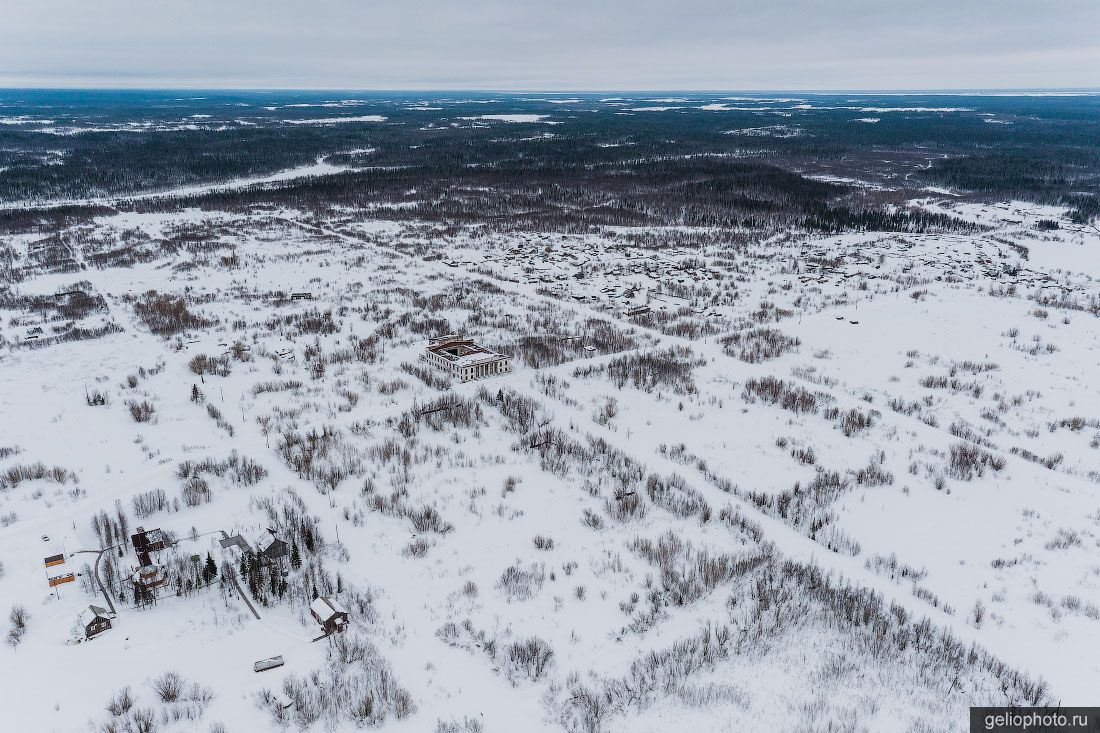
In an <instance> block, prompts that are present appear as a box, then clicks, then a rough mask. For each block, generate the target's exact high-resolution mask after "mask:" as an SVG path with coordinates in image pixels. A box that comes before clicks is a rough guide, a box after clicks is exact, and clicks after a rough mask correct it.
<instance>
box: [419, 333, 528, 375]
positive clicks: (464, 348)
mask: <svg viewBox="0 0 1100 733" xmlns="http://www.w3.org/2000/svg"><path fill="white" fill-rule="evenodd" d="M421 358H422V359H423V360H424V361H426V362H428V363H429V364H431V365H432V366H434V367H436V368H437V369H441V370H443V371H445V372H447V374H449V375H450V376H451V377H452V378H453V379H457V380H458V381H460V382H469V381H472V380H474V379H485V378H487V377H495V376H497V375H500V374H507V373H508V372H510V371H512V357H510V356H506V355H504V354H498V353H497V352H495V351H490V350H489V349H486V348H484V347H482V346H478V345H477V343H475V342H474V340H473V339H469V338H465V337H464V336H458V335H455V334H448V335H446V336H433V337H432V338H430V339H428V346H427V348H425V349H424V354H423V355H422V356H421Z"/></svg>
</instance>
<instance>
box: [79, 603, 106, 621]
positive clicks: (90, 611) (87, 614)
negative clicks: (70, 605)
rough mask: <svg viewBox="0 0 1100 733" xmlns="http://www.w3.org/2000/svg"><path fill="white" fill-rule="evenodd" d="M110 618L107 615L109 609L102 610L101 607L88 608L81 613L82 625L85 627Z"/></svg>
mask: <svg viewBox="0 0 1100 733" xmlns="http://www.w3.org/2000/svg"><path fill="white" fill-rule="evenodd" d="M110 618H111V617H110V616H108V615H107V609H105V608H100V607H99V606H88V607H87V608H85V609H84V610H83V611H81V612H80V623H82V624H84V626H88V624H90V623H92V622H93V621H98V620H100V619H105V620H110Z"/></svg>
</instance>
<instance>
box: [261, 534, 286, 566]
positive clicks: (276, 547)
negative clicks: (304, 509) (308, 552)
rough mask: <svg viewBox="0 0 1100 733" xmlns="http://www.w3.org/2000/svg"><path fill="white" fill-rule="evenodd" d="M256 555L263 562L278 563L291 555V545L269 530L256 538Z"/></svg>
mask: <svg viewBox="0 0 1100 733" xmlns="http://www.w3.org/2000/svg"><path fill="white" fill-rule="evenodd" d="M256 554H257V555H259V556H260V558H261V559H262V560H266V561H268V562H278V561H279V560H281V559H282V558H284V557H286V556H287V555H289V554H290V545H288V544H287V543H286V542H285V541H284V540H281V539H279V538H278V537H276V536H275V533H274V532H272V531H271V530H267V531H265V532H261V533H260V536H259V537H257V538H256Z"/></svg>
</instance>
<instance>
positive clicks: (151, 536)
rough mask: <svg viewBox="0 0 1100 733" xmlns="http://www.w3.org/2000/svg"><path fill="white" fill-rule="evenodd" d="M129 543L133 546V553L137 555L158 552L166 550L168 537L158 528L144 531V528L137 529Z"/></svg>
mask: <svg viewBox="0 0 1100 733" xmlns="http://www.w3.org/2000/svg"><path fill="white" fill-rule="evenodd" d="M130 542H132V543H133V545H134V551H135V552H137V553H138V554H141V553H143V552H160V551H161V550H163V549H166V548H167V547H168V546H169V544H171V543H170V542H169V541H168V537H167V536H165V534H164V532H162V531H161V529H160V528H159V527H156V528H153V529H150V530H146V529H145V528H144V527H138V528H137V532H136V533H135V534H134V535H132V536H131V537H130Z"/></svg>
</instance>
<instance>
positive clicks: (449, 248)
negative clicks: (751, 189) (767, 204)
mask: <svg viewBox="0 0 1100 733" xmlns="http://www.w3.org/2000/svg"><path fill="white" fill-rule="evenodd" d="M559 101H560V102H561V103H562V104H566V103H568V100H559ZM861 111H867V112H870V111H873V112H875V113H876V114H878V113H886V112H889V111H891V110H882V109H874V110H871V109H867V110H861ZM479 119H481V120H483V121H488V122H493V121H498V122H503V123H510V122H514V121H515V120H512V119H510V118H507V117H500V116H496V117H494V116H492V115H485V116H482V117H481V118H479ZM742 134H756V133H749V132H744V131H742ZM318 165H327V164H322V163H319V164H318ZM324 172H326V171H317V170H310V171H309V172H308V174H309V175H316V174H318V173H324ZM275 180H279V177H275V176H273V177H265V178H262V179H257V180H256V181H255V183H266V182H269V181H275ZM914 205H918V206H920V207H923V208H925V209H926V210H929V211H937V212H946V213H950V214H951V215H952V216H956V217H960V218H963V219H965V220H967V221H972V222H975V223H978V224H981V225H983V226H985V227H986V229H985V230H983V231H981V232H980V233H975V234H967V233H953V234H942V235H938V234H882V233H879V234H841V235H835V236H826V235H811V234H806V233H797V232H792V233H788V234H784V235H780V236H773V237H768V238H765V239H753V238H751V237H743V236H734V235H731V234H730V233H729V232H723V231H720V230H708V229H705V228H698V227H680V228H665V229H632V228H629V227H623V228H608V229H606V230H604V231H602V232H599V233H589V234H502V233H499V234H494V233H488V234H484V233H482V234H479V235H478V236H472V235H471V232H470V231H467V230H462V229H459V230H455V229H448V230H442V229H439V228H433V227H432V226H425V225H420V224H415V223H409V222H400V221H393V222H386V221H384V220H373V221H370V222H363V221H362V220H360V219H358V218H357V217H356V216H355V215H354V213H352V212H349V213H348V214H347V215H346V216H341V215H340V214H339V213H338V212H337V213H333V214H330V215H327V216H324V217H319V216H318V215H316V214H314V213H311V212H305V211H300V210H296V209H292V208H277V209H275V208H273V209H270V210H268V211H266V212H256V213H252V214H247V215H245V214H240V213H229V212H219V211H214V210H205V211H200V210H198V209H191V210H185V211H181V212H178V213H172V214H158V213H148V214H138V213H123V214H115V215H104V216H101V217H98V218H96V219H95V220H94V222H93V223H91V224H82V225H79V226H77V227H75V228H73V229H69V230H65V231H63V232H61V233H60V236H57V237H50V238H42V237H35V236H32V235H25V236H13V237H10V238H9V239H8V241H7V244H8V245H9V246H10V247H11V249H12V251H13V253H14V254H13V262H14V266H15V267H16V268H17V269H18V270H19V272H20V278H19V280H18V282H17V283H16V284H15V285H14V286H13V287H12V288H11V290H10V291H9V294H8V295H6V296H5V299H4V300H3V301H0V316H2V318H0V345H2V347H3V351H2V352H0V436H2V439H0V523H2V528H0V559H2V562H3V577H2V578H0V598H2V599H3V601H4V610H5V612H6V611H7V609H8V608H9V607H15V609H16V610H13V612H12V617H11V619H10V620H9V621H10V633H9V643H8V644H6V645H4V646H3V648H2V650H0V655H2V660H3V663H2V664H0V689H2V690H4V693H3V694H4V697H5V698H6V700H7V701H8V704H7V705H5V720H6V723H5V727H6V729H9V730H21V731H22V730H25V731H31V730H50V731H83V730H96V731H99V730H104V731H105V730H124V729H127V728H124V727H121V726H126V725H130V726H135V727H134V728H133V729H135V730H158V731H192V730H210V731H223V730H229V731H256V730H269V729H287V728H288V729H304V730H353V729H356V728H358V727H361V726H363V725H383V726H384V727H385V729H386V730H408V731H422V730H438V731H479V730H488V731H516V730H525V731H527V730H529V731H533V730H561V729H563V728H564V729H566V730H610V731H639V730H644V731H657V730H667V729H669V728H670V727H672V726H682V725H689V726H691V727H692V728H693V729H695V730H699V731H712V730H713V731H724V730H732V729H741V728H744V729H752V730H763V729H771V730H824V729H827V728H828V726H829V725H832V726H835V727H834V728H833V729H837V730H861V729H866V730H911V731H931V730H942V729H944V728H948V729H962V728H963V726H964V724H965V720H966V718H965V711H966V708H967V707H968V706H970V705H974V704H981V703H989V704H1012V703H1018V704H1037V703H1043V702H1058V701H1060V702H1062V703H1066V704H1078V705H1081V704H1087V703H1088V702H1089V699H1090V698H1089V696H1090V695H1091V694H1093V692H1094V690H1095V688H1096V684H1097V681H1098V680H1100V664H1098V662H1097V661H1096V660H1097V659H1100V641H1098V640H1100V634H1098V633H1097V630H1098V628H1100V626H1098V624H1100V564H1098V563H1097V562H1096V559H1095V557H1096V549H1097V545H1098V544H1100V537H1098V525H1100V503H1098V502H1097V501H1096V499H1095V496H1096V492H1097V489H1098V487H1100V388H1098V386H1097V384H1096V380H1095V379H1094V378H1093V377H1094V376H1095V374H1096V370H1097V355H1098V354H1100V329H1098V328H1097V320H1096V315H1097V313H1098V309H1100V280H1098V279H1097V278H1100V271H1098V268H1097V262H1100V258H1098V257H1097V256H1096V253H1097V252H1098V251H1100V232H1097V231H1095V229H1093V228H1089V227H1084V226H1079V225H1074V224H1072V223H1071V222H1069V221H1068V219H1066V218H1065V216H1064V210H1061V209H1058V208H1056V207H1041V206H1037V205H1033V204H1025V203H1019V202H1015V203H1008V204H1004V205H1001V206H997V205H979V204H974V203H960V202H956V201H953V200H952V198H951V197H948V196H935V195H933V196H932V197H931V198H928V199H923V200H920V201H918V202H914ZM1040 221H1055V222H1058V224H1059V228H1057V229H1051V228H1049V227H1048V228H1041V227H1037V224H1038V222H1040ZM58 261H67V262H69V263H70V265H71V266H69V267H53V266H49V267H48V266H46V264H44V263H47V262H50V263H57V262H58ZM292 296H294V297H292ZM450 332H454V333H464V334H467V335H469V336H470V337H472V338H474V339H476V340H477V341H478V342H480V343H482V344H484V345H486V346H488V347H490V348H492V349H495V350H498V351H500V352H502V353H505V354H507V355H510V356H511V357H512V359H513V371H512V372H511V373H510V374H506V375H503V376H500V377H497V378H492V379H486V380H482V381H478V382H471V383H462V382H458V381H454V380H452V379H451V378H449V377H448V376H447V375H445V374H444V373H443V372H440V371H437V370H435V369H433V368H431V367H429V366H428V365H427V364H426V363H425V362H423V361H422V360H421V359H420V355H421V354H422V353H423V350H424V347H425V344H426V340H427V338H428V336H430V335H433V334H440V333H450ZM139 525H140V526H142V527H144V528H146V529H150V528H153V527H158V528H160V529H162V530H163V531H164V532H165V533H166V534H167V537H168V543H167V544H168V546H167V547H166V548H165V549H163V550H159V551H157V552H155V553H153V554H152V557H151V563H152V564H153V565H154V566H156V567H158V568H160V572H162V573H164V575H165V576H166V583H165V585H164V586H162V587H160V588H159V589H157V590H156V591H155V599H152V598H150V597H144V598H142V597H139V596H142V595H143V594H142V593H139V592H138V591H137V590H136V589H135V585H134V584H133V582H131V579H130V575H131V573H132V572H133V571H134V570H136V569H137V567H138V566H139V564H140V561H139V557H138V555H137V554H136V552H135V549H134V547H132V546H131V542H130V535H132V534H133V533H135V532H137V529H136V528H137V527H138V526H139ZM269 529H270V530H271V531H272V532H273V534H274V536H275V537H277V538H279V539H280V540H282V541H284V542H286V543H287V547H288V549H289V551H290V552H289V554H288V555H287V556H285V557H283V558H281V559H279V560H278V561H271V562H263V561H261V560H260V559H259V558H257V556H256V555H255V554H254V553H253V554H251V555H249V554H248V553H246V552H245V551H244V550H242V548H241V547H240V546H229V547H223V546H222V543H221V542H219V540H222V539H224V538H226V537H232V536H235V535H240V536H241V537H242V538H243V539H244V540H245V542H246V543H247V545H248V547H249V548H250V551H255V550H257V549H258V548H259V545H258V544H257V539H259V538H262V537H264V536H265V535H268V536H270V533H269V532H268V530H269ZM55 555H62V556H63V559H64V562H63V563H62V564H60V565H55V566H52V567H45V566H44V558H46V557H49V556H55ZM69 572H71V573H73V574H74V581H73V582H71V583H65V584H61V585H58V586H57V587H56V588H55V589H51V588H50V587H49V586H48V584H47V578H48V577H53V576H61V575H63V574H65V573H69ZM101 586H102V587H101ZM317 596H324V597H331V598H334V599H336V600H337V602H338V603H340V604H342V605H343V606H344V607H345V608H346V609H347V612H348V621H347V624H348V629H347V631H344V632H338V633H335V634H333V635H331V636H327V637H326V636H324V635H323V633H324V630H323V629H322V628H321V626H320V625H319V624H318V622H317V620H316V619H314V618H313V617H312V616H311V614H310V612H309V608H310V604H311V602H312V601H313V599H314V598H315V597H317ZM90 604H95V605H96V606H99V607H102V608H104V610H105V611H106V613H107V615H108V616H109V618H110V620H111V628H110V629H109V630H107V631H104V632H102V633H100V634H98V635H96V636H95V637H94V638H91V639H85V634H86V628H85V627H84V626H83V625H82V624H81V623H80V622H79V621H78V619H79V618H80V616H81V613H82V611H84V610H85V609H87V608H88V607H89V605H90ZM112 607H113V611H112ZM19 609H22V610H21V611H20V610H19ZM277 655H278V656H281V657H282V659H283V660H284V662H285V664H284V665H283V666H281V667H279V668H276V669H273V670H270V671H265V672H259V673H257V672H254V671H253V665H254V663H255V662H257V661H259V660H262V659H266V658H270V657H274V656H277ZM135 721H138V722H135ZM950 721H953V722H950ZM139 723H142V724H146V725H148V726H149V727H145V728H141V727H137V726H138V725H139ZM112 726H115V727H112Z"/></svg>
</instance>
